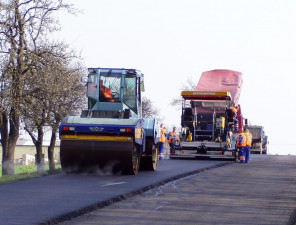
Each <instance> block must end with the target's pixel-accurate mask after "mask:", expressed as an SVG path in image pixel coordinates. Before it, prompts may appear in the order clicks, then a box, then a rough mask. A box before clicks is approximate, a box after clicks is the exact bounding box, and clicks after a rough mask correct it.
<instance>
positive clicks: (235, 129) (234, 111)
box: [230, 106, 238, 131]
mask: <svg viewBox="0 0 296 225" xmlns="http://www.w3.org/2000/svg"><path fill="white" fill-rule="evenodd" d="M230 109H231V111H232V119H233V131H238V119H237V118H236V116H237V111H238V109H237V107H233V106H231V107H230Z"/></svg>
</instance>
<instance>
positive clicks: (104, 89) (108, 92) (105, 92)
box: [100, 80, 114, 102]
mask: <svg viewBox="0 0 296 225" xmlns="http://www.w3.org/2000/svg"><path fill="white" fill-rule="evenodd" d="M100 91H101V93H102V94H103V96H102V97H104V98H105V100H107V101H108V102H114V99H112V91H111V90H110V89H109V88H107V87H105V86H104V84H103V80H100Z"/></svg>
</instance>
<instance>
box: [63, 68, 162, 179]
mask: <svg viewBox="0 0 296 225" xmlns="http://www.w3.org/2000/svg"><path fill="white" fill-rule="evenodd" d="M86 86H87V91H86V95H87V99H88V107H87V109H86V110H82V112H81V115H80V116H67V117H66V118H64V119H63V120H62V122H61V124H60V127H59V134H60V140H61V144H60V160H61V166H62V169H63V171H65V172H66V173H71V172H94V171H97V170H103V171H104V170H105V171H112V172H113V173H116V174H130V175H136V174H137V173H138V171H139V170H156V168H157V163H158V147H157V143H158V142H159V137H160V126H159V123H158V121H157V120H156V119H153V118H142V101H141V92H143V91H144V75H143V73H142V72H141V71H139V70H136V69H117V68H89V69H88V81H87V84H86Z"/></svg>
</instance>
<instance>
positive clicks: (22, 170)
mask: <svg viewBox="0 0 296 225" xmlns="http://www.w3.org/2000/svg"><path fill="white" fill-rule="evenodd" d="M14 170H15V175H4V176H1V174H2V167H1V166H0V183H6V182H12V181H17V180H24V179H30V178H35V177H40V176H45V175H49V172H48V170H49V166H48V165H47V166H45V170H44V173H42V174H40V173H37V166H15V167H14ZM60 171H61V165H56V170H55V173H59V172H60Z"/></svg>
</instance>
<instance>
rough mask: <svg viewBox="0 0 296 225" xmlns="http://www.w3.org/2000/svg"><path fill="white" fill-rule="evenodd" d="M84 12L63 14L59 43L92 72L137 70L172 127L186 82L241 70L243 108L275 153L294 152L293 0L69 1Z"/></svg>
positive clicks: (295, 19) (295, 30)
mask: <svg viewBox="0 0 296 225" xmlns="http://www.w3.org/2000/svg"><path fill="white" fill-rule="evenodd" d="M67 2H69V3H73V4H74V6H75V7H76V8H78V9H80V10H82V11H83V13H81V14H79V15H78V16H76V17H75V16H71V15H66V16H65V15H61V16H60V22H61V25H62V31H61V32H60V33H59V35H58V38H59V39H60V40H65V41H66V42H68V43H69V44H70V45H71V47H72V48H74V49H76V50H77V51H81V53H82V56H83V57H84V63H85V65H86V66H87V67H118V68H135V69H139V70H141V71H142V72H143V73H144V74H145V88H146V92H145V95H146V96H147V97H149V98H150V99H151V100H152V101H153V103H154V105H155V106H156V107H157V108H159V109H160V112H161V116H162V117H163V118H164V122H165V124H166V126H167V127H170V126H171V125H176V126H177V127H180V115H181V112H180V111H178V110H175V109H174V108H172V107H171V106H170V104H169V103H170V101H171V100H172V98H175V97H177V96H179V95H180V92H181V90H180V87H181V84H182V83H186V80H187V79H190V78H191V79H193V80H194V81H195V82H196V83H197V82H198V79H199V77H200V75H201V73H202V72H204V71H208V70H213V69H231V70H236V71H239V72H242V73H243V82H244V84H243V88H242V93H241V99H240V104H241V107H242V111H243V115H244V117H245V118H248V119H249V121H251V123H252V124H256V125H263V126H264V127H265V131H266V133H267V135H268V136H269V141H270V146H269V147H270V152H271V153H272V154H289V153H290V154H296V144H295V140H296V133H295V129H296V119H295V117H296V113H295V112H296V104H295V98H296V84H295V82H296V73H295V64H296V63H295V61H296V13H295V12H296V1H295V0H245V1H242V0H223V1H222V0H182V1H181V0H83V1H82V0H68V1H67Z"/></svg>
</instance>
